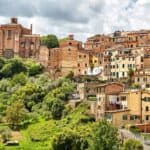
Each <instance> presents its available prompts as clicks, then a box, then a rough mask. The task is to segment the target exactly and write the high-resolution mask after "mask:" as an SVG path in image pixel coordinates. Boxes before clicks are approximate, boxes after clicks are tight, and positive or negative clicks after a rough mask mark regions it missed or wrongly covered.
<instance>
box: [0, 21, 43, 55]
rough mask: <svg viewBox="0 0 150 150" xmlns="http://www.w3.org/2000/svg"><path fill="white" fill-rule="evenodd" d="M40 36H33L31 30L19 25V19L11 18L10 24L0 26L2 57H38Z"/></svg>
mask: <svg viewBox="0 0 150 150" xmlns="http://www.w3.org/2000/svg"><path fill="white" fill-rule="evenodd" d="M39 47H40V35H34V34H32V25H31V27H30V29H27V28H25V27H23V26H22V25H21V24H18V20H17V18H11V22H10V23H8V24H4V25H0V55H2V56H5V57H8V58H10V57H14V56H20V57H27V58H28V57H38V55H39Z"/></svg>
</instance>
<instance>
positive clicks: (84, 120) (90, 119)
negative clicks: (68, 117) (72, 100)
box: [80, 116, 95, 123]
mask: <svg viewBox="0 0 150 150" xmlns="http://www.w3.org/2000/svg"><path fill="white" fill-rule="evenodd" d="M80 122H81V123H88V122H95V117H94V116H84V117H82V118H81V119H80Z"/></svg>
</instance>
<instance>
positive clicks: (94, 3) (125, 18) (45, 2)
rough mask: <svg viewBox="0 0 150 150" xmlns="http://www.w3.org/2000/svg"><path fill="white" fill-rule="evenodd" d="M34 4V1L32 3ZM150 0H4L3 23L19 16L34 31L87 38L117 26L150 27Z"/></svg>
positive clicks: (0, 0)
mask: <svg viewBox="0 0 150 150" xmlns="http://www.w3.org/2000/svg"><path fill="white" fill-rule="evenodd" d="M29 4H30V5H29ZM149 14H150V0H16V1H14V0H0V24H3V23H7V22H9V18H10V17H18V18H19V22H20V23H22V24H23V25H24V26H27V27H28V26H30V24H31V23H32V24H33V31H34V33H39V34H56V35H57V36H59V37H65V36H67V35H68V34H75V37H76V38H77V39H79V40H83V41H84V40H85V39H86V38H87V37H89V36H91V35H93V34H107V33H111V32H113V31H115V30H138V29H150V15H149Z"/></svg>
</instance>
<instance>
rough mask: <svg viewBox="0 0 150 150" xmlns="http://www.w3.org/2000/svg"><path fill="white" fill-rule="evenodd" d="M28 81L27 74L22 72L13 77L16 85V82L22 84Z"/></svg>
mask: <svg viewBox="0 0 150 150" xmlns="http://www.w3.org/2000/svg"><path fill="white" fill-rule="evenodd" d="M26 82H27V76H26V75H25V74H24V73H23V72H22V73H20V74H16V75H14V76H13V78H12V83H13V85H16V84H18V83H19V84H20V85H25V84H26Z"/></svg>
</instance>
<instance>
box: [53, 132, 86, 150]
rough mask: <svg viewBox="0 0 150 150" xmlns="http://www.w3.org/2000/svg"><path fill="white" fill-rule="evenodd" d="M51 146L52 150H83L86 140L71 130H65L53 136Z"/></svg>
mask: <svg viewBox="0 0 150 150" xmlns="http://www.w3.org/2000/svg"><path fill="white" fill-rule="evenodd" d="M52 146H53V149H54V150H85V149H87V148H88V142H87V140H86V139H85V138H83V137H81V135H79V134H77V133H74V132H73V131H65V132H62V133H60V134H59V135H57V136H56V137H55V138H54V140H53V142H52Z"/></svg>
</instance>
